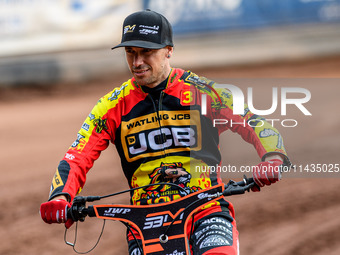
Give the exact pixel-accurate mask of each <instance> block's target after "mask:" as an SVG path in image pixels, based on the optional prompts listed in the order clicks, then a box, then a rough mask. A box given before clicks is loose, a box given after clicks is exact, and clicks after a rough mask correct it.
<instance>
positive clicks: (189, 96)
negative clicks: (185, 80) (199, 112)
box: [181, 90, 196, 106]
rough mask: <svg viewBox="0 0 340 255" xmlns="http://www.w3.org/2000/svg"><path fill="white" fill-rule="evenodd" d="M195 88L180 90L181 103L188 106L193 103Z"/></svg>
mask: <svg viewBox="0 0 340 255" xmlns="http://www.w3.org/2000/svg"><path fill="white" fill-rule="evenodd" d="M195 98H196V97H195V90H182V91H181V105H183V106H188V105H194V104H195Z"/></svg>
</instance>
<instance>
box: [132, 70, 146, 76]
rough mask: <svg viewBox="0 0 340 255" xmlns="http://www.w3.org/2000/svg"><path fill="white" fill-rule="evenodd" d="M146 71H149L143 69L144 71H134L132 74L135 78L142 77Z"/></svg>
mask: <svg viewBox="0 0 340 255" xmlns="http://www.w3.org/2000/svg"><path fill="white" fill-rule="evenodd" d="M148 71H149V69H145V70H134V71H133V73H134V74H135V75H136V76H143V75H145V74H146V73H147V72H148Z"/></svg>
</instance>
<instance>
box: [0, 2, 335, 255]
mask: <svg viewBox="0 0 340 255" xmlns="http://www.w3.org/2000/svg"><path fill="white" fill-rule="evenodd" d="M146 8H150V9H152V10H155V11H158V12H160V13H162V14H164V15H165V16H166V17H167V18H168V19H169V21H170V22H171V23H172V25H173V30H174V41H175V52H174V55H173V57H172V58H171V64H172V66H174V67H181V68H184V69H190V70H192V71H194V72H196V73H198V74H199V75H202V76H206V77H208V78H210V79H213V80H216V81H218V82H221V83H232V84H235V85H237V86H239V87H240V88H241V89H242V90H243V91H244V92H246V90H247V88H248V87H253V88H254V91H255V94H256V96H255V98H257V100H256V106H257V107H258V108H259V109H268V108H269V107H270V105H271V104H270V103H271V90H272V87H303V88H306V89H308V90H309V91H310V92H311V94H312V99H311V100H310V102H308V104H306V107H307V108H308V110H310V111H311V112H312V116H309V117H308V116H304V115H303V114H302V113H301V111H300V110H299V109H297V108H296V107H295V108H294V107H293V106H292V108H289V109H288V115H287V116H284V117H283V116H280V112H279V110H278V111H277V112H276V115H275V114H274V115H273V116H268V117H270V118H278V119H280V118H281V119H295V120H297V121H298V122H299V125H298V126H297V127H295V128H284V127H282V126H280V125H278V126H277V128H278V129H279V130H280V133H281V134H282V135H283V137H284V141H285V146H286V149H287V151H288V153H289V155H290V157H291V160H292V161H293V163H295V164H297V165H303V166H306V165H309V164H312V163H322V164H326V165H328V166H330V165H332V166H335V165H336V164H339V163H340V161H339V151H340V135H339V134H338V131H339V129H340V119H339V117H338V116H339V113H338V109H339V106H340V105H339V102H338V97H339V96H338V95H339V93H340V86H339V78H340V0H285V1H278V0H97V1H90V0H12V1H11V0H4V1H2V0H0V118H1V125H0V162H1V163H0V165H1V168H0V171H1V178H0V194H1V195H2V196H1V204H2V208H3V210H1V211H0V223H1V228H0V238H1V240H2V241H1V244H0V254H2V255H24V254H25V255H27V254H44V255H45V254H46V255H49V254H61V253H64V254H75V253H74V252H73V251H72V248H70V247H67V246H66V245H65V244H64V241H63V235H64V228H63V226H61V225H53V226H50V225H47V224H45V223H43V222H42V221H41V220H40V216H39V213H38V212H39V206H40V203H42V202H44V201H46V199H47V198H48V192H49V187H50V183H51V180H52V177H53V174H54V171H55V168H56V166H57V165H58V162H59V160H60V159H61V158H62V157H63V155H64V153H65V152H66V150H67V148H68V147H69V146H70V145H71V144H72V142H73V141H74V140H75V138H76V134H77V132H78V130H79V129H80V127H81V124H82V122H83V120H84V119H85V118H86V116H87V115H88V113H89V112H90V110H91V108H92V107H93V106H94V105H95V103H96V102H97V100H98V99H99V98H100V97H101V96H103V95H104V94H106V93H107V92H109V91H110V90H112V89H113V88H114V87H117V86H120V85H121V83H122V82H124V81H125V80H127V79H128V78H130V74H129V72H128V68H127V65H126V62H125V57H124V50H123V49H117V50H114V51H111V47H112V46H114V45H116V44H118V43H119V42H120V38H121V27H122V23H123V20H124V18H125V17H126V16H127V15H129V14H130V13H132V12H134V11H138V10H142V9H146ZM261 107H262V108H261ZM227 133H231V132H227ZM221 151H222V154H223V156H224V162H223V163H224V164H225V165H228V164H233V165H237V166H240V165H252V164H254V162H255V163H257V162H258V160H259V159H258V157H257V155H256V152H255V151H254V149H253V148H251V146H249V145H246V144H244V142H243V141H241V140H240V138H239V137H238V136H237V135H234V134H228V135H226V136H223V137H222V138H221ZM328 168H329V169H330V167H328ZM333 169H334V168H333ZM223 177H224V178H225V180H226V181H227V180H228V177H230V176H228V174H227V173H224V175H223ZM310 177H314V178H310ZM338 177H339V173H338V172H335V173H334V172H333V173H332V174H328V173H325V174H323V175H314V174H311V173H306V174H304V175H302V176H299V178H286V179H283V180H282V181H281V182H280V183H279V184H275V185H273V186H271V187H270V188H267V189H263V191H262V192H260V193H256V194H255V193H249V194H247V195H245V196H240V197H235V198H234V197H233V198H231V201H232V202H233V203H234V205H235V209H236V217H237V222H238V229H239V231H240V241H241V248H240V250H241V254H252V255H262V254H268V255H271V254H273V255H288V254H297V255H300V254H312V255H319V254H320V255H321V254H328V255H335V254H340V243H339V241H338V239H339V236H340V219H339V218H338V215H339V212H340V204H339V200H340V193H339V192H338V187H339V180H340V179H339V178H338ZM127 187H128V186H127V184H126V181H125V179H124V177H123V176H122V171H121V169H120V166H119V159H118V156H117V153H116V151H115V148H114V146H110V147H109V148H108V149H107V150H106V151H104V152H103V154H102V156H101V158H100V159H99V160H98V161H97V162H96V164H95V166H94V169H93V170H92V171H90V172H89V174H88V181H87V183H86V186H85V189H84V191H83V193H82V194H83V195H104V194H108V193H112V192H115V191H119V190H122V189H125V188H127ZM114 202H116V203H128V198H127V197H124V196H123V197H122V198H117V200H114ZM101 223H102V222H101V221H96V220H92V221H87V222H85V223H83V224H82V225H80V226H79V228H78V230H79V237H78V239H79V241H78V244H79V250H80V251H86V250H88V249H90V248H91V247H92V246H93V245H94V243H95V242H96V238H97V237H98V235H99V233H100V230H101ZM72 231H74V228H73V229H72V230H71V233H70V236H69V241H73V236H72V235H73V234H74V232H72ZM124 235H125V230H124V227H123V226H121V224H120V223H117V222H109V223H107V226H106V228H105V231H104V235H103V237H102V240H101V242H100V243H99V246H98V247H97V248H96V249H95V250H94V251H93V252H92V253H90V254H127V251H126V249H127V248H126V244H125V237H124Z"/></svg>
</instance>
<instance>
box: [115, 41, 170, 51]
mask: <svg viewBox="0 0 340 255" xmlns="http://www.w3.org/2000/svg"><path fill="white" fill-rule="evenodd" d="M165 46H166V45H164V44H159V43H153V42H147V41H139V40H134V41H126V42H123V43H120V44H118V45H117V46H115V47H113V48H111V49H112V50H113V49H116V48H120V47H139V48H147V49H161V48H164V47H165Z"/></svg>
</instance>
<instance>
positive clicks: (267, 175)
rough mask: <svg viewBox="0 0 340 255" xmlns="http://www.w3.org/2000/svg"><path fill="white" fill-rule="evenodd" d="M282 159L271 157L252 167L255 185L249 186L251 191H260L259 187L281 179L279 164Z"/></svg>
mask: <svg viewBox="0 0 340 255" xmlns="http://www.w3.org/2000/svg"><path fill="white" fill-rule="evenodd" d="M282 164H283V162H282V160H279V159H271V160H268V161H265V162H261V163H260V164H258V165H257V166H255V167H253V178H254V181H255V185H254V186H253V187H252V188H251V190H252V191H254V192H256V191H260V188H262V187H264V186H265V185H271V184H272V183H275V182H277V181H279V180H280V179H281V172H280V169H281V167H280V166H281V165H282Z"/></svg>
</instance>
